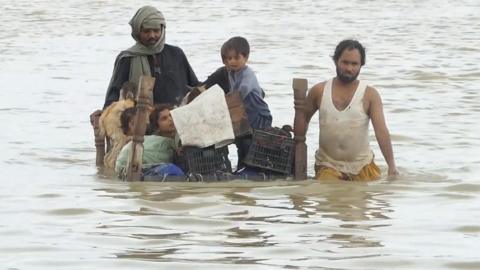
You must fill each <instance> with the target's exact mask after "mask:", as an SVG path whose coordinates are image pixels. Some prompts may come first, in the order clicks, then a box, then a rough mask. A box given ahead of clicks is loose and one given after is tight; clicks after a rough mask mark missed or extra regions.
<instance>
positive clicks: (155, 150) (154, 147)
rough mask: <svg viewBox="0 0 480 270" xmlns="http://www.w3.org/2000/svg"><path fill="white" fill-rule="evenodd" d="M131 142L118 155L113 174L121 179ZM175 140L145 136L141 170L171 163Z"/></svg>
mask: <svg viewBox="0 0 480 270" xmlns="http://www.w3.org/2000/svg"><path fill="white" fill-rule="evenodd" d="M131 149H132V142H131V141H130V142H129V143H127V144H126V145H125V146H124V147H123V148H122V150H121V151H120V154H119V155H118V158H117V162H116V164H115V172H116V173H117V174H118V175H119V176H120V177H122V176H123V174H124V173H125V170H126V167H127V161H128V156H129V153H130V151H131ZM175 149H176V148H175V140H174V139H172V138H168V137H163V136H157V135H146V136H145V137H144V141H143V160H142V168H143V169H144V170H145V169H148V168H150V167H153V166H155V165H158V164H166V163H171V162H172V161H173V158H174V155H175Z"/></svg>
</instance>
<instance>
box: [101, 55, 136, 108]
mask: <svg viewBox="0 0 480 270" xmlns="http://www.w3.org/2000/svg"><path fill="white" fill-rule="evenodd" d="M130 61H131V59H130V57H121V58H120V55H119V56H118V57H117V59H116V60H115V65H114V68H113V74H112V78H111V79H110V84H109V85H108V89H107V94H106V95H105V103H104V105H103V109H105V108H107V107H108V106H109V105H110V104H112V103H113V102H115V101H117V100H118V98H119V97H120V89H121V88H122V85H123V83H124V82H126V81H128V80H129V77H130Z"/></svg>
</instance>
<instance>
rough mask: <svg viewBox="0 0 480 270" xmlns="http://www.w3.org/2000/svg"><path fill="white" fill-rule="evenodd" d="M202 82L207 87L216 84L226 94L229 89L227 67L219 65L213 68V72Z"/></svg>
mask: <svg viewBox="0 0 480 270" xmlns="http://www.w3.org/2000/svg"><path fill="white" fill-rule="evenodd" d="M203 84H204V85H205V87H206V88H207V89H208V88H210V87H212V86H214V85H215V84H217V85H218V86H220V87H221V88H222V89H223V92H225V94H227V93H228V92H229V91H230V81H229V79H228V71H227V68H225V67H221V68H219V69H217V70H215V72H213V73H212V74H210V76H208V78H207V80H206V81H204V82H203Z"/></svg>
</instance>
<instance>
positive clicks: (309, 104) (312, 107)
mask: <svg viewBox="0 0 480 270" xmlns="http://www.w3.org/2000/svg"><path fill="white" fill-rule="evenodd" d="M323 87H324V83H318V84H316V85H314V86H313V87H312V88H311V89H310V91H308V93H307V98H306V99H305V121H306V123H307V125H306V129H305V134H306V133H307V129H308V124H309V123H310V120H311V119H312V116H313V115H314V114H315V112H316V111H317V110H318V109H319V108H318V106H319V104H320V102H321V97H322V94H323Z"/></svg>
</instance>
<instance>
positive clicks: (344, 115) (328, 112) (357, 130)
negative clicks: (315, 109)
mask: <svg viewBox="0 0 480 270" xmlns="http://www.w3.org/2000/svg"><path fill="white" fill-rule="evenodd" d="M332 83H333V79H332V80H329V81H328V82H327V83H326V85H325V88H324V91H323V96H322V101H321V104H320V108H319V118H320V121H319V123H320V138H319V149H318V150H317V152H316V153H315V165H316V166H320V167H330V168H333V169H336V170H337V171H340V172H342V173H345V174H349V175H356V174H359V173H360V171H361V170H362V169H363V168H364V166H366V165H368V164H370V163H371V162H372V161H373V152H372V150H371V149H370V144H369V140H368V126H369V123H370V118H369V116H368V115H367V113H366V112H365V109H364V107H363V96H364V94H365V91H366V88H367V85H366V83H364V82H362V81H360V82H359V84H358V87H357V89H356V90H355V93H354V95H353V97H352V100H351V101H350V104H349V105H348V106H347V107H346V108H345V109H344V110H342V111H339V110H338V109H337V108H336V107H335V105H334V104H333V101H332Z"/></svg>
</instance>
